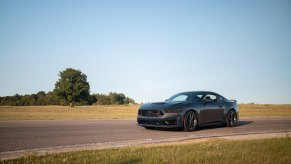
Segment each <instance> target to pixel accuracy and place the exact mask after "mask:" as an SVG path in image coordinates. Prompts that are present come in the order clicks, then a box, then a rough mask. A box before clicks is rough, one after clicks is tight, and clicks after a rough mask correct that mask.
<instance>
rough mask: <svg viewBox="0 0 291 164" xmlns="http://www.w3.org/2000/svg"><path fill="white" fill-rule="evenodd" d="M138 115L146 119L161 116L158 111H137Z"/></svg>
mask: <svg viewBox="0 0 291 164" xmlns="http://www.w3.org/2000/svg"><path fill="white" fill-rule="evenodd" d="M138 114H139V115H141V116H146V117H158V116H160V115H162V112H161V111H160V110H139V111H138Z"/></svg>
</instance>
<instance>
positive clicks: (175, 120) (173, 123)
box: [137, 115, 183, 128]
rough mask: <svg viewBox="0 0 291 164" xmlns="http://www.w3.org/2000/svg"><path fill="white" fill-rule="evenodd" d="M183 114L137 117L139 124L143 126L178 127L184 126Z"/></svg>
mask: <svg viewBox="0 0 291 164" xmlns="http://www.w3.org/2000/svg"><path fill="white" fill-rule="evenodd" d="M182 118H183V117H182V116H180V115H176V116H168V117H167V116H163V117H144V116H138V117H137V125H138V126H142V127H160V128H178V127H183V123H182V122H183V120H182Z"/></svg>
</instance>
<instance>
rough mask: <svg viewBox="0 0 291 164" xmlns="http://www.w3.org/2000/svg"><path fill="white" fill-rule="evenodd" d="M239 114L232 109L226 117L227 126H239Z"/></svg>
mask: <svg viewBox="0 0 291 164" xmlns="http://www.w3.org/2000/svg"><path fill="white" fill-rule="evenodd" d="M237 123H238V120H237V114H236V112H235V111H234V110H230V111H229V112H228V114H227V117H226V126H227V127H235V126H237Z"/></svg>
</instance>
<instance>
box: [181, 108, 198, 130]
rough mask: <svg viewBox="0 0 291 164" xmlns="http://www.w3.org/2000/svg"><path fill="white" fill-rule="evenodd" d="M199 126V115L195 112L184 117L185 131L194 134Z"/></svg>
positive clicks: (190, 112)
mask: <svg viewBox="0 0 291 164" xmlns="http://www.w3.org/2000/svg"><path fill="white" fill-rule="evenodd" d="M197 124H198V119H197V115H196V113H195V112H193V111H189V112H187V113H186V114H185V116H184V131H187V132H192V131H194V130H195V129H196V127H197Z"/></svg>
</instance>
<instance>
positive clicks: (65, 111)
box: [0, 104, 291, 121]
mask: <svg viewBox="0 0 291 164" xmlns="http://www.w3.org/2000/svg"><path fill="white" fill-rule="evenodd" d="M138 108H139V105H127V106H126V105H119V106H115V105H113V106H102V105H98V106H79V107H74V108H71V107H66V106H21V107H15V106H0V120H2V121H3V120H57V119H123V118H136V114H137V109H138ZM239 108H240V116H241V117H252V116H291V105H257V104H254V105H239Z"/></svg>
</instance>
